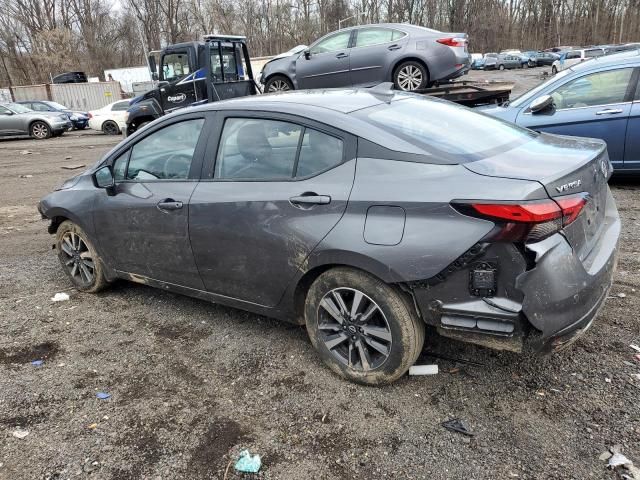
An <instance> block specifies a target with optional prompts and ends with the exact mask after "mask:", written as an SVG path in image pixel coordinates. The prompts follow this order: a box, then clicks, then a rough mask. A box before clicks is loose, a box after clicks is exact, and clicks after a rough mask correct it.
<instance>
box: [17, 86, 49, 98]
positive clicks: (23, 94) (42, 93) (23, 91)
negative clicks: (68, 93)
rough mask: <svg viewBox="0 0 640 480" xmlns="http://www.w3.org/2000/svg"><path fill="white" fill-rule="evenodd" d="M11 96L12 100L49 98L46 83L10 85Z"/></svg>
mask: <svg viewBox="0 0 640 480" xmlns="http://www.w3.org/2000/svg"><path fill="white" fill-rule="evenodd" d="M11 96H12V97H13V101H14V102H21V101H23V100H51V99H50V98H49V94H48V92H47V85H45V84H42V85H24V86H22V87H11Z"/></svg>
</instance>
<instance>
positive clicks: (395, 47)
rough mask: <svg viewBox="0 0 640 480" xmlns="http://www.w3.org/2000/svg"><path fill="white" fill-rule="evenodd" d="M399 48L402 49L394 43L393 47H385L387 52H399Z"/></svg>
mask: <svg viewBox="0 0 640 480" xmlns="http://www.w3.org/2000/svg"><path fill="white" fill-rule="evenodd" d="M401 48H402V47H401V46H400V45H397V44H395V43H394V44H393V45H389V46H388V47H387V50H400V49H401Z"/></svg>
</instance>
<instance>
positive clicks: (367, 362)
mask: <svg viewBox="0 0 640 480" xmlns="http://www.w3.org/2000/svg"><path fill="white" fill-rule="evenodd" d="M317 321H318V331H319V338H320V340H321V341H322V342H323V343H324V345H325V347H326V348H327V350H329V352H330V353H331V355H333V357H334V358H335V359H336V360H338V361H339V362H340V363H342V364H343V365H346V366H347V367H349V368H352V369H354V370H356V371H369V370H374V369H376V368H378V367H380V366H381V365H382V364H384V363H385V362H386V361H387V359H388V358H389V354H390V353H391V343H392V334H391V329H390V328H389V323H388V322H387V318H386V316H385V315H384V313H383V312H382V309H381V308H380V307H379V306H378V304H377V303H376V302H374V301H373V300H372V299H371V298H369V297H368V296H367V295H365V294H364V293H362V292H361V291H359V290H356V289H353V288H336V289H333V290H331V291H330V292H329V293H327V294H326V295H325V296H324V297H323V298H322V300H321V301H320V306H319V307H318V316H317Z"/></svg>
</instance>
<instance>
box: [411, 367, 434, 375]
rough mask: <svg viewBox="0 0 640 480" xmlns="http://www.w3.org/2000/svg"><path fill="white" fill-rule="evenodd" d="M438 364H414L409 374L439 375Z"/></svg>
mask: <svg viewBox="0 0 640 480" xmlns="http://www.w3.org/2000/svg"><path fill="white" fill-rule="evenodd" d="M437 374H438V365H412V366H411V367H409V375H437Z"/></svg>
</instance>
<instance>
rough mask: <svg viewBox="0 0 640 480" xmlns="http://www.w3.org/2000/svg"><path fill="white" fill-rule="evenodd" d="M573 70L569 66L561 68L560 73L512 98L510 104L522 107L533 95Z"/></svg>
mask: <svg viewBox="0 0 640 480" xmlns="http://www.w3.org/2000/svg"><path fill="white" fill-rule="evenodd" d="M571 72H573V70H571V69H570V68H567V69H565V70H561V71H559V72H558V73H556V75H555V76H554V77H553V78H550V79H549V80H547V81H546V82H544V83H541V84H540V85H538V86H537V87H534V88H532V89H531V90H528V91H526V92H524V93H523V94H522V95H520V96H518V97H516V98H514V99H513V100H511V101H510V102H509V105H510V106H513V107H520V106H522V104H524V103H525V102H527V101H528V100H530V99H531V98H532V97H534V96H535V95H536V94H537V93H538V92H540V91H542V90H544V89H545V88H547V87H548V86H549V85H551V84H553V83H555V82H557V81H558V80H560V79H562V78H564V77H566V76H567V75H569V74H570V73H571Z"/></svg>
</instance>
